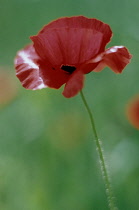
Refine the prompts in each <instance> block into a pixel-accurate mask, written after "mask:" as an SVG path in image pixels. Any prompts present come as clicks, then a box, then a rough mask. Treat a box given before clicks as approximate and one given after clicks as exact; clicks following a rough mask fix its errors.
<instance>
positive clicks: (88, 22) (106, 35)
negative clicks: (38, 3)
mask: <svg viewBox="0 0 139 210" xmlns="http://www.w3.org/2000/svg"><path fill="white" fill-rule="evenodd" d="M65 27H68V28H78V29H79V28H84V29H92V30H95V31H98V32H101V33H102V34H103V47H105V45H106V44H107V43H108V42H109V41H110V38H111V36H112V31H111V28H110V26H109V25H107V24H105V23H103V22H102V21H100V20H97V19H95V18H87V17H84V16H73V17H63V18H59V19H57V20H55V21H52V22H50V23H49V24H47V25H46V26H44V27H43V29H42V30H41V31H40V33H44V32H45V31H47V30H49V29H52V28H65Z"/></svg>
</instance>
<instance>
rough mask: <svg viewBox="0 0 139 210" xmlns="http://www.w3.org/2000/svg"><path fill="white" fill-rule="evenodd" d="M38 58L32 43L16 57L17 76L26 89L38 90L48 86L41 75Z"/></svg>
mask: <svg viewBox="0 0 139 210" xmlns="http://www.w3.org/2000/svg"><path fill="white" fill-rule="evenodd" d="M38 58H39V57H38V55H37V54H36V52H35V49H34V47H33V46H32V45H28V46H26V47H25V48H24V49H22V50H21V51H19V52H18V53H17V56H16V58H15V68H16V76H17V77H18V79H19V80H20V81H21V83H22V85H23V87H25V88H26V89H32V90H37V89H42V88H45V87H46V85H45V84H44V82H43V80H42V78H41V77H40V75H39V66H38V65H37V63H36V61H37V60H38Z"/></svg>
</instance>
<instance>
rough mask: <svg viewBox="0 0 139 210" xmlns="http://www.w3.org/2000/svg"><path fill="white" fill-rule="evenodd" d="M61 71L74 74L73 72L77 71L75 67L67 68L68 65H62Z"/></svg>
mask: <svg viewBox="0 0 139 210" xmlns="http://www.w3.org/2000/svg"><path fill="white" fill-rule="evenodd" d="M61 69H62V70H64V71H66V72H68V73H70V74H72V72H74V71H75V70H76V67H75V66H67V65H62V66H61Z"/></svg>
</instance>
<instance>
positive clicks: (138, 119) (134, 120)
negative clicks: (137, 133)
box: [127, 95, 139, 129]
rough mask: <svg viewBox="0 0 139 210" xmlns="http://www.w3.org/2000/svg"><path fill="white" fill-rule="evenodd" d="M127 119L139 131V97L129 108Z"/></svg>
mask: <svg viewBox="0 0 139 210" xmlns="http://www.w3.org/2000/svg"><path fill="white" fill-rule="evenodd" d="M127 117H128V119H129V122H130V123H131V124H132V125H133V126H134V127H135V128H137V129H139V95H137V96H135V97H134V98H133V99H132V100H131V101H130V102H129V103H128V106H127Z"/></svg>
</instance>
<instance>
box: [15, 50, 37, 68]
mask: <svg viewBox="0 0 139 210" xmlns="http://www.w3.org/2000/svg"><path fill="white" fill-rule="evenodd" d="M18 55H19V56H21V57H22V59H23V60H24V63H26V64H28V66H29V67H30V68H34V69H39V67H38V66H37V64H35V63H34V62H33V61H32V60H31V59H30V57H29V54H28V53H27V52H26V53H25V52H24V51H20V52H19V54H18Z"/></svg>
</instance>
